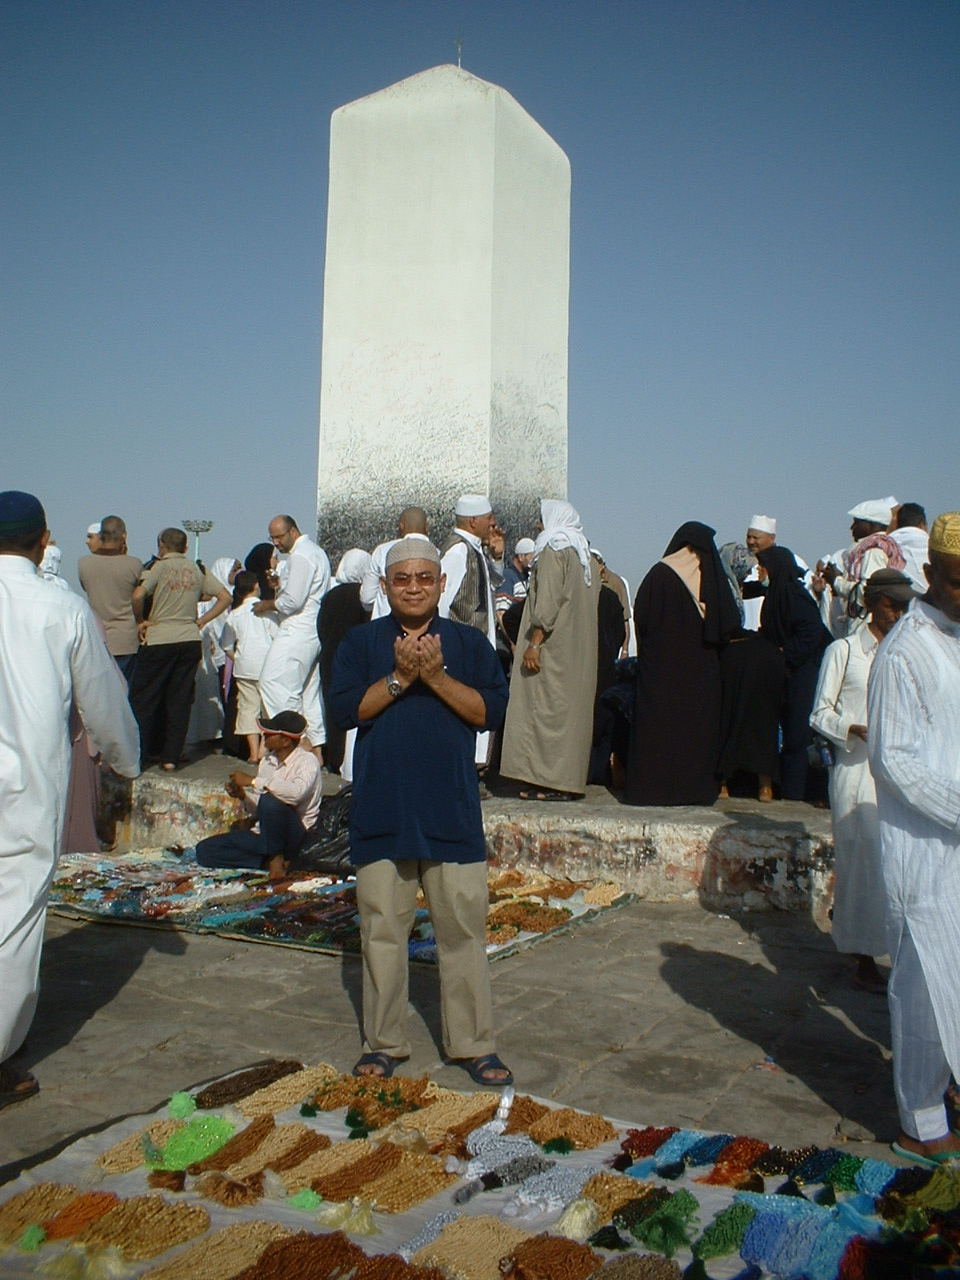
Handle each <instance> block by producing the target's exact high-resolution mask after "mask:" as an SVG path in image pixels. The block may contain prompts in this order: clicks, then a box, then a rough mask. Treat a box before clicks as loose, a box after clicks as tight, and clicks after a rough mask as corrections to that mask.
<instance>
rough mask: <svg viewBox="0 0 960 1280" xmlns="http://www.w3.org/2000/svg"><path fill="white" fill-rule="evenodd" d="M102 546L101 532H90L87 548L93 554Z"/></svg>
mask: <svg viewBox="0 0 960 1280" xmlns="http://www.w3.org/2000/svg"><path fill="white" fill-rule="evenodd" d="M100 546H101V543H100V535H99V533H88V534H87V548H88V550H89V551H90V554H91V555H93V554H94V553H95V552H97V551H99V550H100Z"/></svg>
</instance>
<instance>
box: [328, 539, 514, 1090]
mask: <svg viewBox="0 0 960 1280" xmlns="http://www.w3.org/2000/svg"><path fill="white" fill-rule="evenodd" d="M443 587H444V576H443V574H442V572H441V568H440V553H439V552H438V551H437V549H436V547H434V546H433V544H432V543H429V542H425V541H424V540H423V539H422V538H404V539H402V540H401V541H400V542H398V543H396V544H395V545H394V546H393V547H391V549H390V551H389V552H388V554H387V558H386V576H385V577H384V579H383V589H384V591H385V592H386V596H387V600H388V602H389V604H390V614H389V615H388V616H387V617H384V618H378V619H375V620H374V621H373V622H370V623H369V624H367V625H366V626H363V627H354V628H353V629H352V630H351V631H348V632H347V634H346V636H345V637H344V638H343V640H342V641H341V643H340V647H339V648H338V650H337V656H336V659H335V660H334V667H333V684H332V687H331V689H330V695H329V698H328V704H329V706H330V709H331V712H332V714H333V716H334V717H335V719H336V720H337V722H338V724H340V725H341V727H343V728H345V729H350V728H354V727H355V726H356V727H357V728H358V730H359V731H358V734H357V744H356V748H355V750H354V758H353V769H354V775H353V800H352V805H351V812H350V846H351V860H352V862H353V865H354V867H355V869H356V875H357V906H358V908H359V912H360V938H361V945H362V959H363V1034H364V1045H363V1048H364V1052H363V1055H362V1056H361V1058H360V1060H359V1062H357V1064H356V1066H355V1067H354V1074H355V1075H358V1076H371V1077H375V1078H380V1079H386V1078H387V1077H389V1076H391V1075H392V1074H393V1071H394V1069H395V1068H396V1066H397V1065H398V1063H400V1062H404V1061H406V1059H407V1058H409V1056H410V1042H409V1040H408V1038H407V1032H406V1020H407V1006H408V989H409V984H408V972H407V942H408V939H409V936H410V930H411V928H412V926H413V921H414V917H415V914H416V906H417V889H418V886H420V885H422V886H423V893H424V897H425V898H426V902H427V907H428V909H429V911H430V918H431V920H432V922H433V931H434V935H435V937H436V943H437V960H438V963H439V968H440V1002H441V1016H442V1024H443V1038H444V1050H445V1052H446V1054H447V1055H448V1057H449V1058H450V1059H451V1060H453V1061H456V1062H457V1063H459V1064H460V1065H461V1066H463V1067H464V1068H465V1070H466V1071H467V1072H468V1073H469V1075H470V1077H471V1079H473V1080H474V1081H475V1082H476V1083H477V1084H480V1085H484V1086H486V1087H493V1088H498V1087H500V1086H503V1085H508V1084H510V1083H511V1082H512V1079H513V1077H512V1076H511V1074H510V1072H509V1070H508V1069H507V1068H506V1067H505V1066H504V1065H503V1063H502V1062H501V1061H500V1059H499V1058H498V1057H497V1055H496V1050H495V1041H494V1034H493V1002H492V997H491V992H490V975H489V971H488V968H487V955H486V918H487V906H488V895H487V877H486V844H485V841H484V835H483V822H482V819H481V814H480V797H479V791H478V788H477V783H476V770H475V767H474V749H475V742H476V735H477V733H478V732H480V731H483V730H487V729H494V728H496V727H497V726H498V725H499V724H500V722H501V721H502V719H503V714H504V710H505V708H506V701H507V685H506V681H505V679H504V677H503V672H502V671H501V669H500V663H499V661H498V660H497V655H496V652H495V651H494V649H493V647H492V645H490V643H489V642H488V640H487V639H486V637H485V636H484V635H483V633H482V632H481V631H479V630H478V629H477V628H476V627H470V626H466V625H464V624H462V623H458V622H454V621H452V620H451V619H449V618H441V617H440V616H439V614H438V605H439V602H440V595H441V592H442V590H443Z"/></svg>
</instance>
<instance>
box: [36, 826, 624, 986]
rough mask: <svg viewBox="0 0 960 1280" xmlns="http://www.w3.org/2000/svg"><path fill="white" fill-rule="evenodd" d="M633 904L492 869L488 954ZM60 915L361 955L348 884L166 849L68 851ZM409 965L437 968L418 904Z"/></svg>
mask: <svg viewBox="0 0 960 1280" xmlns="http://www.w3.org/2000/svg"><path fill="white" fill-rule="evenodd" d="M628 901H630V895H628V894H625V893H623V892H621V890H620V889H619V888H618V887H617V886H616V885H614V884H581V885H576V884H573V883H572V882H570V881H563V880H552V879H550V878H549V877H548V876H537V875H528V874H521V873H520V872H516V871H508V872H504V873H502V874H501V873H499V872H491V884H490V912H489V915H488V917H487V944H488V945H487V950H488V952H489V954H490V955H491V956H492V957H496V956H498V955H508V954H510V953H511V952H513V951H515V950H517V949H518V948H519V947H522V946H525V945H527V944H529V943H531V942H536V941H538V940H539V939H541V938H544V937H547V936H549V935H551V934H554V933H556V932H557V931H558V930H560V929H565V928H567V927H569V926H570V925H575V924H578V923H581V922H582V921H584V920H588V919H590V918H592V917H593V916H596V915H597V914H598V913H599V912H601V911H605V910H608V909H609V908H611V907H615V906H620V905H621V904H622V903H624V902H628ZM50 910H51V911H54V912H56V913H57V914H59V915H66V916H71V917H75V918H76V917H79V918H81V919H88V920H102V921H113V922H116V923H121V924H139V925H157V926H160V927H162V928H167V929H183V930H186V931H187V932H189V933H218V934H221V935H222V936H224V937H228V938H242V939H244V940H246V941H249V942H270V943H274V944H276V945H279V946H290V947H303V948H306V949H307V950H311V951H323V952H326V953H327V954H331V955H336V954H338V953H340V952H342V951H353V952H359V950H360V931H359V926H358V923H357V902H356V892H355V889H354V884H353V882H352V881H349V882H347V883H344V882H343V881H340V880H331V879H330V878H329V877H326V876H318V875H315V874H312V873H302V874H295V875H292V876H290V877H289V878H288V879H286V880H283V881H281V882H279V883H271V882H270V881H269V880H268V878H267V876H266V875H264V874H256V873H251V872H249V871H225V870H208V869H206V868H203V867H199V866H197V864H196V863H195V862H193V861H191V860H189V859H187V858H184V857H183V856H180V855H178V854H176V853H174V852H173V851H172V850H169V849H146V850H143V851H141V852H138V853H129V854H125V855H123V856H122V857H118V858H104V857H100V856H97V855H95V854H84V853H70V854H65V855H64V856H63V857H62V858H61V859H60V863H59V866H58V869H57V876H56V879H55V880H54V882H53V887H52V888H51V891H50ZM410 958H411V959H412V960H420V961H424V962H426V963H431V964H432V963H435V962H436V946H435V943H434V939H433V927H432V925H431V923H430V917H429V915H428V913H427V911H426V909H425V908H424V907H423V904H422V902H421V906H420V909H419V910H418V911H417V918H416V923H415V925H414V929H413V934H412V936H411V939H410Z"/></svg>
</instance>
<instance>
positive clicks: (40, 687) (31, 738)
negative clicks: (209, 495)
mask: <svg viewBox="0 0 960 1280" xmlns="http://www.w3.org/2000/svg"><path fill="white" fill-rule="evenodd" d="M71 702H74V703H75V704H76V707H77V710H78V711H79V713H80V717H81V719H82V720H83V724H84V727H85V729H86V731H87V733H88V734H89V736H90V738H91V739H92V741H93V742H94V744H95V746H96V747H97V748H99V750H100V751H101V752H102V753H103V758H104V760H105V761H106V763H107V764H109V765H112V766H113V768H114V769H116V770H117V772H118V773H122V774H123V775H124V776H125V777H128V778H135V777H136V776H137V774H138V773H139V772H140V739H139V735H138V733H137V722H136V721H135V720H134V718H133V713H132V711H131V710H130V704H129V703H128V702H127V696H126V687H125V685H124V683H123V682H122V681H121V680H118V679H117V672H116V668H115V667H114V664H113V659H112V658H111V657H110V654H109V653H108V652H107V647H106V645H105V643H104V641H103V639H102V638H101V636H100V633H99V631H98V630H97V623H96V620H95V619H94V616H93V614H92V613H91V612H90V608H89V606H88V605H87V604H86V602H85V601H83V600H81V599H80V597H79V596H77V595H74V594H73V592H69V591H60V590H58V589H57V588H56V587H55V586H54V585H53V584H52V583H51V582H47V581H45V580H44V579H43V578H41V577H39V576H38V574H37V571H36V568H35V566H34V564H33V563H32V561H30V560H27V559H26V558H25V557H24V556H17V555H0V1062H3V1061H5V1060H6V1059H7V1058H8V1057H9V1056H10V1055H11V1054H12V1053H15V1052H16V1050H17V1049H18V1048H19V1047H20V1045H21V1044H22V1043H23V1040H24V1037H25V1036H26V1034H27V1031H28V1029H29V1027H30V1023H31V1021H32V1020H33V1014H34V1010H35V1008H36V1004H37V992H38V977H39V972H40V949H41V944H42V942H43V926H44V919H45V917H46V907H47V894H48V892H49V889H50V883H51V881H52V879H53V874H54V870H55V867H56V862H57V851H58V850H59V848H60V837H61V832H62V830H63V824H64V817H65V813H66V803H67V783H68V778H69V774H70V737H69V733H68V725H69V720H70V704H71Z"/></svg>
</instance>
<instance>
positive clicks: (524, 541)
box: [514, 538, 537, 556]
mask: <svg viewBox="0 0 960 1280" xmlns="http://www.w3.org/2000/svg"><path fill="white" fill-rule="evenodd" d="M536 548H537V544H536V543H535V542H534V540H533V539H532V538H518V539H517V545H516V546H515V547H514V552H515V553H516V554H517V555H518V556H528V555H529V554H530V552H531V551H535V550H536Z"/></svg>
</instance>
